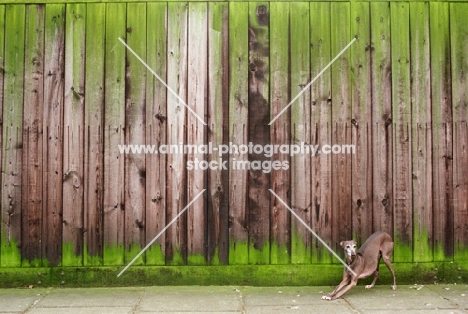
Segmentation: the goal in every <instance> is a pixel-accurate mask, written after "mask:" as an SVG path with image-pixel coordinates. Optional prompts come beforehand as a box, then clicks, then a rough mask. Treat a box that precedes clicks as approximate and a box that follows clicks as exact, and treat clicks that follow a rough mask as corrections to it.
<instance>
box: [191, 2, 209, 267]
mask: <svg viewBox="0 0 468 314" xmlns="http://www.w3.org/2000/svg"><path fill="white" fill-rule="evenodd" d="M188 19H189V23H188V83H187V99H188V100H189V102H188V105H189V106H190V107H191V108H192V110H193V111H194V112H195V113H196V114H197V115H198V117H197V116H195V114H193V113H189V114H188V116H187V127H188V130H187V144H189V145H196V146H198V147H199V146H201V145H204V144H205V142H206V140H205V138H206V133H207V132H206V127H205V126H204V125H203V124H202V122H201V121H200V120H199V118H201V119H202V120H203V121H205V120H206V116H207V115H206V109H207V98H208V73H207V71H208V67H207V64H208V5H207V3H189V17H188ZM206 159H207V156H206V154H204V153H202V152H199V151H198V152H193V153H189V154H188V155H187V160H192V161H195V160H199V161H206ZM200 166H201V167H200V168H199V169H196V168H194V169H193V170H188V171H187V200H188V201H191V200H192V199H193V198H194V197H195V196H197V195H198V194H199V193H200V192H201V191H202V190H203V189H204V188H206V184H207V182H206V175H207V171H208V170H203V169H204V168H202V167H203V166H202V165H200ZM205 199H206V196H205V195H204V196H203V197H199V198H198V199H197V200H196V201H195V202H194V203H193V204H192V206H191V208H190V210H189V211H188V212H187V213H188V214H187V216H188V217H187V218H188V219H187V232H188V235H187V240H188V243H187V257H188V260H187V262H188V264H189V265H203V264H205V263H206V260H207V251H206V247H207V246H206V245H207V243H206V241H205V234H206V232H207V230H208V225H207V210H206V204H205V203H206V202H205Z"/></svg>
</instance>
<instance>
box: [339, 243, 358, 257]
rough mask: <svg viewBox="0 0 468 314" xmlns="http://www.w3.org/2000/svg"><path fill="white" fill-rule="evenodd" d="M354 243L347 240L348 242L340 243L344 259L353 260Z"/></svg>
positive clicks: (354, 253) (354, 254) (354, 252)
mask: <svg viewBox="0 0 468 314" xmlns="http://www.w3.org/2000/svg"><path fill="white" fill-rule="evenodd" d="M356 244H357V243H356V241H354V240H349V241H341V242H340V245H341V247H342V248H343V250H344V252H345V255H346V259H348V260H351V259H354V257H355V256H356Z"/></svg>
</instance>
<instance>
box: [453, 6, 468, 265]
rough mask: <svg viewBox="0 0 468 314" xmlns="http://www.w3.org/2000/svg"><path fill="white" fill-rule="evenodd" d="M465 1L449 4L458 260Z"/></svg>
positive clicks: (467, 194)
mask: <svg viewBox="0 0 468 314" xmlns="http://www.w3.org/2000/svg"><path fill="white" fill-rule="evenodd" d="M466 10H467V5H466V3H463V4H462V3H457V4H454V3H453V4H450V36H451V39H450V43H451V65H452V100H453V103H452V110H453V111H452V112H453V121H454V122H455V124H454V141H453V143H454V148H453V149H454V153H453V167H454V168H453V173H454V178H453V180H454V181H453V186H454V192H453V199H454V204H453V206H454V221H455V225H454V230H455V234H454V245H455V248H454V255H455V260H457V261H466V260H467V257H468V250H467V245H468V227H467V226H468V167H466V165H468V151H467V150H468V128H467V124H466V122H467V119H468V101H467V98H468V92H467V79H466V73H467V72H468V56H467V55H466V51H467V49H468V26H467V23H466V15H465V14H464V13H465V12H466Z"/></svg>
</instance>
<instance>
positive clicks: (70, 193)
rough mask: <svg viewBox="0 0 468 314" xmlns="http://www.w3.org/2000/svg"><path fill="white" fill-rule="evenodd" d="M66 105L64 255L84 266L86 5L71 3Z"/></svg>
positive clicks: (72, 263)
mask: <svg viewBox="0 0 468 314" xmlns="http://www.w3.org/2000/svg"><path fill="white" fill-rule="evenodd" d="M65 20H66V31H65V32H66V33H65V73H67V75H65V85H64V88H65V96H64V97H65V99H64V107H63V111H64V112H63V119H64V121H63V124H64V129H63V131H64V138H63V145H64V146H63V238H62V241H63V243H62V244H63V246H64V250H63V256H62V262H63V264H64V265H67V266H81V265H82V259H81V258H80V257H81V256H82V255H83V241H84V239H83V231H84V225H83V223H84V221H83V219H84V189H85V185H84V177H85V176H84V169H83V167H84V133H85V126H84V102H85V48H86V45H85V36H86V35H85V32H86V6H85V5H83V4H77V5H72V4H71V5H67V7H66V18H65Z"/></svg>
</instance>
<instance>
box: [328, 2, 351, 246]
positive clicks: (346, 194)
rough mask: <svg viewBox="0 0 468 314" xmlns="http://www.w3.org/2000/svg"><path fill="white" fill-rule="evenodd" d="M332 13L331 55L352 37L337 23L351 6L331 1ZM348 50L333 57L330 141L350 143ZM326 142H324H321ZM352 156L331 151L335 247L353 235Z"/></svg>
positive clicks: (346, 21) (345, 17)
mask: <svg viewBox="0 0 468 314" xmlns="http://www.w3.org/2000/svg"><path fill="white" fill-rule="evenodd" d="M330 10H331V12H332V14H331V22H332V23H331V25H332V27H331V33H330V36H331V55H332V56H336V55H337V54H338V53H339V52H340V51H341V50H342V49H343V48H344V47H345V46H346V45H347V44H348V43H349V42H350V41H351V39H352V36H351V34H350V30H349V29H348V28H343V27H341V25H340V24H342V23H344V24H346V25H348V24H349V23H350V21H349V19H350V7H349V5H348V6H345V5H338V4H337V3H331V4H330ZM349 57H350V52H349V50H348V51H346V52H344V53H343V54H342V55H341V56H340V58H339V59H338V60H336V61H335V63H334V64H333V67H332V68H331V69H330V70H331V77H332V89H331V106H332V109H331V119H332V121H331V127H332V138H331V143H327V144H330V145H340V146H341V145H348V144H349V143H351V124H350V120H351V119H350V118H351V98H350V96H351V90H350V80H349ZM324 144H325V143H324ZM351 158H352V156H351V155H350V154H344V153H339V154H335V153H332V154H331V172H332V181H331V183H332V186H333V189H332V217H331V218H332V220H331V225H332V245H333V248H334V249H335V250H336V251H337V250H338V249H340V245H339V244H340V242H341V241H343V240H347V239H351V237H352V215H351V210H352V206H351Z"/></svg>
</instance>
